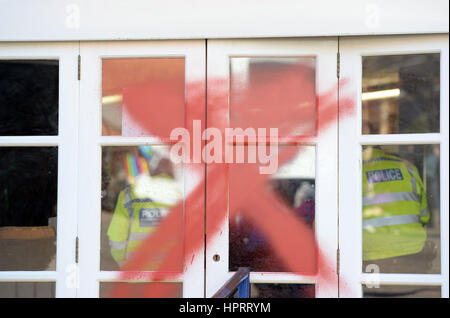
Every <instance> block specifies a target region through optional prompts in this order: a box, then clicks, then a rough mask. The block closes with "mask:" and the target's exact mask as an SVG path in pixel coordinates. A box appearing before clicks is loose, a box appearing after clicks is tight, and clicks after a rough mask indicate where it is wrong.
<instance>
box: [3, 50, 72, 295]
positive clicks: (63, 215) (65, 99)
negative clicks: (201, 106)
mask: <svg viewBox="0 0 450 318" xmlns="http://www.w3.org/2000/svg"><path fill="white" fill-rule="evenodd" d="M77 55H78V43H77V42H64V43H63V42H60V43H39V44H35V43H0V60H5V59H6V60H14V59H19V60H39V59H41V60H42V59H51V60H58V61H59V98H58V135H55V136H0V147H58V187H57V235H56V270H54V271H0V283H1V282H56V289H55V296H56V297H75V295H76V279H77V271H76V264H75V238H76V234H77V227H76V224H77V205H78V202H77V195H76V194H77V183H76V179H77V168H78V166H77V160H76V154H77V144H78V140H77V139H78V89H79V83H78V80H77ZM36 80H39V79H36ZM30 107H32V105H30Z"/></svg>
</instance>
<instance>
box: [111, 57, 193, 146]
mask: <svg viewBox="0 0 450 318" xmlns="http://www.w3.org/2000/svg"><path fill="white" fill-rule="evenodd" d="M184 71H185V67H184V58H120V59H103V60H102V135H103V136H111V135H118V136H132V137H135V136H158V137H169V136H170V131H171V130H172V129H173V128H176V127H184V126H185V124H184V118H185V111H184V91H185V88H184V86H185V81H184V79H185V73H184ZM167 114H170V116H167Z"/></svg>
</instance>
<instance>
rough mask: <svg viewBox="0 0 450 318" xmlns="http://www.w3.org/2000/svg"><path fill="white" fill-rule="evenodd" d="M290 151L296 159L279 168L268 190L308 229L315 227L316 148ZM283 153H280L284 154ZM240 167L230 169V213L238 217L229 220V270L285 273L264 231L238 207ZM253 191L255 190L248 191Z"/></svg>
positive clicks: (294, 148) (234, 166) (231, 166)
mask: <svg viewBox="0 0 450 318" xmlns="http://www.w3.org/2000/svg"><path fill="white" fill-rule="evenodd" d="M284 147H286V149H287V148H288V147H289V148H290V150H291V151H294V152H295V156H294V159H292V160H291V161H289V162H288V163H286V164H284V165H282V166H280V167H279V168H278V170H277V172H276V173H275V174H273V175H272V176H271V178H270V179H269V180H268V181H269V182H268V184H267V186H268V187H269V189H270V191H271V192H272V193H275V194H276V197H277V199H278V200H279V201H280V202H282V204H284V205H285V206H287V207H288V208H289V210H290V212H291V213H292V214H293V215H294V216H295V217H297V218H298V220H301V221H302V222H304V223H305V224H307V225H308V226H309V227H311V228H313V227H314V215H315V201H314V199H315V148H314V147H313V146H280V147H279V148H280V149H282V148H284ZM281 151H282V150H280V152H281ZM237 166H239V165H238V164H236V165H230V167H229V180H230V194H229V202H230V210H232V211H233V212H234V213H235V217H234V218H230V221H229V226H230V228H229V229H230V234H229V235H230V237H229V270H230V271H236V270H237V269H238V268H239V267H249V268H250V270H251V271H254V272H283V271H286V268H285V267H284V265H283V264H282V262H281V261H280V260H279V259H278V258H277V256H276V255H275V252H274V249H273V248H272V247H271V246H270V244H269V243H268V242H267V241H266V239H265V237H264V236H263V235H262V233H261V231H260V230H259V229H258V228H257V227H255V226H254V225H253V224H252V223H251V222H250V221H249V220H247V219H246V218H245V217H244V216H243V213H242V212H240V210H239V209H240V207H237V206H236V205H235V201H234V198H235V197H236V196H237V195H239V193H236V192H235V190H234V189H235V185H238V184H239V183H240V182H242V176H241V175H240V173H239V171H240V170H239V168H238V167H237ZM249 191H252V189H249Z"/></svg>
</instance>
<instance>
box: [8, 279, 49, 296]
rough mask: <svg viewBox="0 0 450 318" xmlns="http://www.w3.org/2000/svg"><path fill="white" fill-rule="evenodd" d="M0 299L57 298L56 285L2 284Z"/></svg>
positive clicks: (31, 283)
mask: <svg viewBox="0 0 450 318" xmlns="http://www.w3.org/2000/svg"><path fill="white" fill-rule="evenodd" d="M0 298H55V283H47V282H42V283H41V282H39V283H34V282H29V283H28V282H5V283H0Z"/></svg>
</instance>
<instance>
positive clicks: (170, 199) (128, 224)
mask: <svg viewBox="0 0 450 318" xmlns="http://www.w3.org/2000/svg"><path fill="white" fill-rule="evenodd" d="M137 159H142V158H137ZM149 166H151V165H149ZM181 198H182V188H181V187H180V184H178V183H177V182H176V180H175V179H174V175H173V170H172V168H171V162H170V160H169V159H167V158H163V159H161V160H159V163H158V165H157V168H156V169H155V170H153V171H152V172H151V173H150V174H141V175H139V176H137V177H136V178H135V182H133V183H131V184H129V185H128V186H127V187H126V188H125V189H124V190H122V191H121V192H120V194H119V196H118V199H117V204H116V206H115V209H114V214H113V217H112V220H111V223H110V225H109V228H108V232H107V234H108V237H109V245H110V249H111V255H112V257H113V258H114V260H115V261H116V262H117V263H118V264H119V265H120V266H121V265H123V263H124V262H125V261H126V260H127V259H129V258H130V256H131V255H132V253H133V252H134V251H135V250H136V248H137V247H138V245H139V244H140V243H141V242H142V241H143V240H144V239H145V238H147V237H148V236H149V235H151V233H152V232H154V231H155V230H156V229H157V227H158V225H159V224H160V222H161V221H162V219H163V218H164V217H165V216H166V215H167V214H168V213H169V210H170V208H171V207H172V206H173V205H175V204H176V203H177V202H178V201H179V200H180V199H181Z"/></svg>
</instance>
